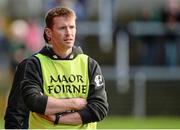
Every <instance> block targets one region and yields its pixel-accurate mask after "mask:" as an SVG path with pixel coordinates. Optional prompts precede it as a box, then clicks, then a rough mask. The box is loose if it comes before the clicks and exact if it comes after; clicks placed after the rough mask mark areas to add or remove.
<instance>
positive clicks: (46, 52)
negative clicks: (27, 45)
mask: <svg viewBox="0 0 180 130" xmlns="http://www.w3.org/2000/svg"><path fill="white" fill-rule="evenodd" d="M40 53H41V54H43V55H46V56H48V57H50V58H51V59H53V60H72V59H74V58H75V57H76V56H77V55H78V54H83V51H82V49H81V47H80V46H74V47H73V50H72V52H71V53H70V54H69V55H68V56H67V57H66V58H61V57H59V56H58V55H56V54H55V53H54V51H53V49H52V47H50V46H48V45H45V46H44V47H43V48H42V49H41V51H40Z"/></svg>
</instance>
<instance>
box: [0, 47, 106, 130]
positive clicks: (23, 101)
mask: <svg viewBox="0 0 180 130" xmlns="http://www.w3.org/2000/svg"><path fill="white" fill-rule="evenodd" d="M39 53H41V54H43V55H46V56H48V57H50V58H52V59H55V60H59V59H61V58H60V57H58V56H57V55H55V53H54V52H53V51H52V49H51V48H50V47H48V46H45V47H44V48H43V49H42V50H41V51H40V52H39ZM80 53H82V52H81V51H80V49H79V48H77V47H74V48H73V51H72V53H71V54H70V55H69V56H68V57H67V58H66V59H71V58H74V57H76V55H78V54H80ZM88 69H89V79H90V81H89V82H90V87H89V93H88V98H87V102H88V104H87V107H86V108H84V109H83V110H81V111H79V114H80V116H81V118H82V121H83V124H86V123H90V122H95V121H100V120H102V119H103V118H104V117H105V116H106V115H107V112H108V103H107V95H106V91H105V81H104V79H103V81H102V83H101V85H100V86H99V85H97V81H95V77H96V76H97V75H102V72H101V69H100V66H99V65H98V63H97V62H96V61H95V60H93V59H92V58H90V57H88ZM42 81H43V80H42V72H41V66H40V62H39V60H38V58H36V57H35V56H34V55H33V56H31V57H30V58H27V59H25V60H24V61H22V62H21V63H20V64H19V65H18V67H17V70H16V73H15V76H14V81H13V85H12V88H11V91H10V94H9V98H8V105H7V109H6V113H5V117H4V119H5V128H6V129H12V128H16V129H20V128H28V123H27V122H28V113H29V111H33V112H37V113H41V114H44V112H45V108H46V104H47V98H48V97H47V96H44V95H43V96H42V95H41V94H40V92H42V93H43V89H42ZM39 104H40V105H39Z"/></svg>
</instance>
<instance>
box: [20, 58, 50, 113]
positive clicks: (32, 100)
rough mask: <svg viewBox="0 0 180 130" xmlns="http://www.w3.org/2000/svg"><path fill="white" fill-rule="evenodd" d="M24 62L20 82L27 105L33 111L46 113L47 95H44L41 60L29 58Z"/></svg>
mask: <svg viewBox="0 0 180 130" xmlns="http://www.w3.org/2000/svg"><path fill="white" fill-rule="evenodd" d="M22 64H23V68H22V70H24V73H23V79H22V81H21V83H20V86H21V89H22V96H23V100H24V102H25V104H26V106H27V107H28V108H29V109H30V111H32V112H37V113H40V114H44V112H45V109H46V104H47V98H48V97H47V96H45V95H42V93H43V89H42V82H43V81H42V72H41V69H40V62H39V60H37V59H36V61H35V60H33V61H32V60H27V61H25V62H24V63H22Z"/></svg>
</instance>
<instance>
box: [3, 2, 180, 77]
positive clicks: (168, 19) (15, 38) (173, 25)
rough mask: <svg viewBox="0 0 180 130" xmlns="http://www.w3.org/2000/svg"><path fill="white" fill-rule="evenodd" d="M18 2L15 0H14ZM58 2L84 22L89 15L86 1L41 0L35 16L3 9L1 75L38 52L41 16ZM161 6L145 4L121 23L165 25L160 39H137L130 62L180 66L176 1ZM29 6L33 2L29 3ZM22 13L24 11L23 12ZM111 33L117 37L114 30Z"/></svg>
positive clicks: (178, 9)
mask: <svg viewBox="0 0 180 130" xmlns="http://www.w3.org/2000/svg"><path fill="white" fill-rule="evenodd" d="M17 1H18V0H14V2H17ZM112 2H114V1H112ZM11 4H12V3H11ZM59 5H65V6H68V7H71V8H72V9H74V10H75V12H76V13H77V17H78V18H77V19H78V20H82V21H83V20H88V18H89V14H90V13H88V11H87V9H88V5H87V0H44V1H43V4H42V9H41V12H39V14H38V15H37V16H36V15H33V16H31V15H30V16H29V17H25V16H26V15H24V16H22V17H21V16H18V15H17V14H16V13H17V10H15V7H12V8H9V11H10V12H9V14H8V13H7V12H6V13H2V14H1V15H0V77H1V75H3V71H4V70H6V69H7V68H8V69H9V70H10V71H9V72H11V73H12V74H13V73H14V71H15V68H16V66H17V64H18V63H19V62H20V61H22V60H23V59H24V58H25V57H26V56H28V55H32V54H33V53H35V52H37V50H39V49H40V48H41V47H42V46H43V45H44V40H43V37H42V34H43V27H44V25H43V24H42V23H43V22H42V21H41V20H42V17H43V15H44V12H46V11H47V10H48V9H50V8H52V7H54V6H59ZM164 5H165V6H164V7H163V8H159V9H158V10H148V9H147V8H146V6H144V7H142V9H141V13H140V14H139V15H137V16H136V17H135V18H134V19H131V20H129V21H128V22H126V23H125V24H122V25H123V26H127V24H128V23H130V22H132V21H144V22H152V21H156V22H161V23H163V24H165V26H166V27H167V33H166V34H167V35H165V37H163V38H162V37H160V38H159V37H158V38H157V37H154V36H144V37H141V38H139V39H138V40H139V41H138V43H139V44H138V45H137V44H136V47H134V48H136V49H135V52H136V53H135V54H136V56H134V57H131V59H130V60H131V63H132V65H133V64H138V65H167V66H173V67H174V66H178V65H179V62H180V54H179V52H178V48H179V47H180V45H179V41H180V40H179V36H178V35H177V28H178V25H179V22H180V8H179V1H178V0H166V3H165V4H164ZM31 6H35V5H33V4H32V3H31ZM7 7H8V6H7ZM13 8H14V10H13ZM92 12H93V10H92ZM13 13H14V14H13ZM21 13H22V14H23V12H21ZM113 13H114V12H113ZM116 13H117V12H116ZM32 14H33V13H32ZM41 15H42V16H41ZM95 15H96V14H95ZM119 17H121V16H119ZM113 20H115V18H113ZM116 20H118V19H116ZM120 24H121V21H120V22H119V21H113V26H114V27H113V28H114V31H115V30H117V28H118V26H121V25H120ZM114 35H115V37H116V33H114ZM159 39H160V40H159ZM160 43H163V44H160ZM132 44H133V43H132ZM134 45H135V44H134ZM132 51H134V50H132ZM133 54H134V53H133ZM133 61H135V62H133Z"/></svg>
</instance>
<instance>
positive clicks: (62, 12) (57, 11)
mask: <svg viewBox="0 0 180 130" xmlns="http://www.w3.org/2000/svg"><path fill="white" fill-rule="evenodd" d="M60 16H62V17H74V18H75V19H76V14H75V12H74V10H72V9H70V8H67V7H55V8H52V9H50V10H49V11H48V12H47V13H46V15H45V22H46V27H48V28H51V27H52V25H53V19H54V18H55V17H60Z"/></svg>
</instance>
